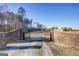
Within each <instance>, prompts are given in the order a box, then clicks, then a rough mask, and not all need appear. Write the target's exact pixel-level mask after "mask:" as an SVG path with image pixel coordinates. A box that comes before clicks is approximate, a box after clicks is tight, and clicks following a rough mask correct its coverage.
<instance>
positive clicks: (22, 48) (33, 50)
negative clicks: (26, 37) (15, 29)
mask: <svg viewBox="0 0 79 59" xmlns="http://www.w3.org/2000/svg"><path fill="white" fill-rule="evenodd" d="M32 39H33V40H35V39H36V40H42V39H43V38H31V40H32ZM7 46H8V47H7V48H5V49H2V50H0V54H1V53H2V54H3V55H4V54H8V56H53V53H52V52H51V49H50V48H49V47H48V46H47V45H46V43H45V42H44V41H32V42H26V43H13V44H7Z"/></svg>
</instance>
